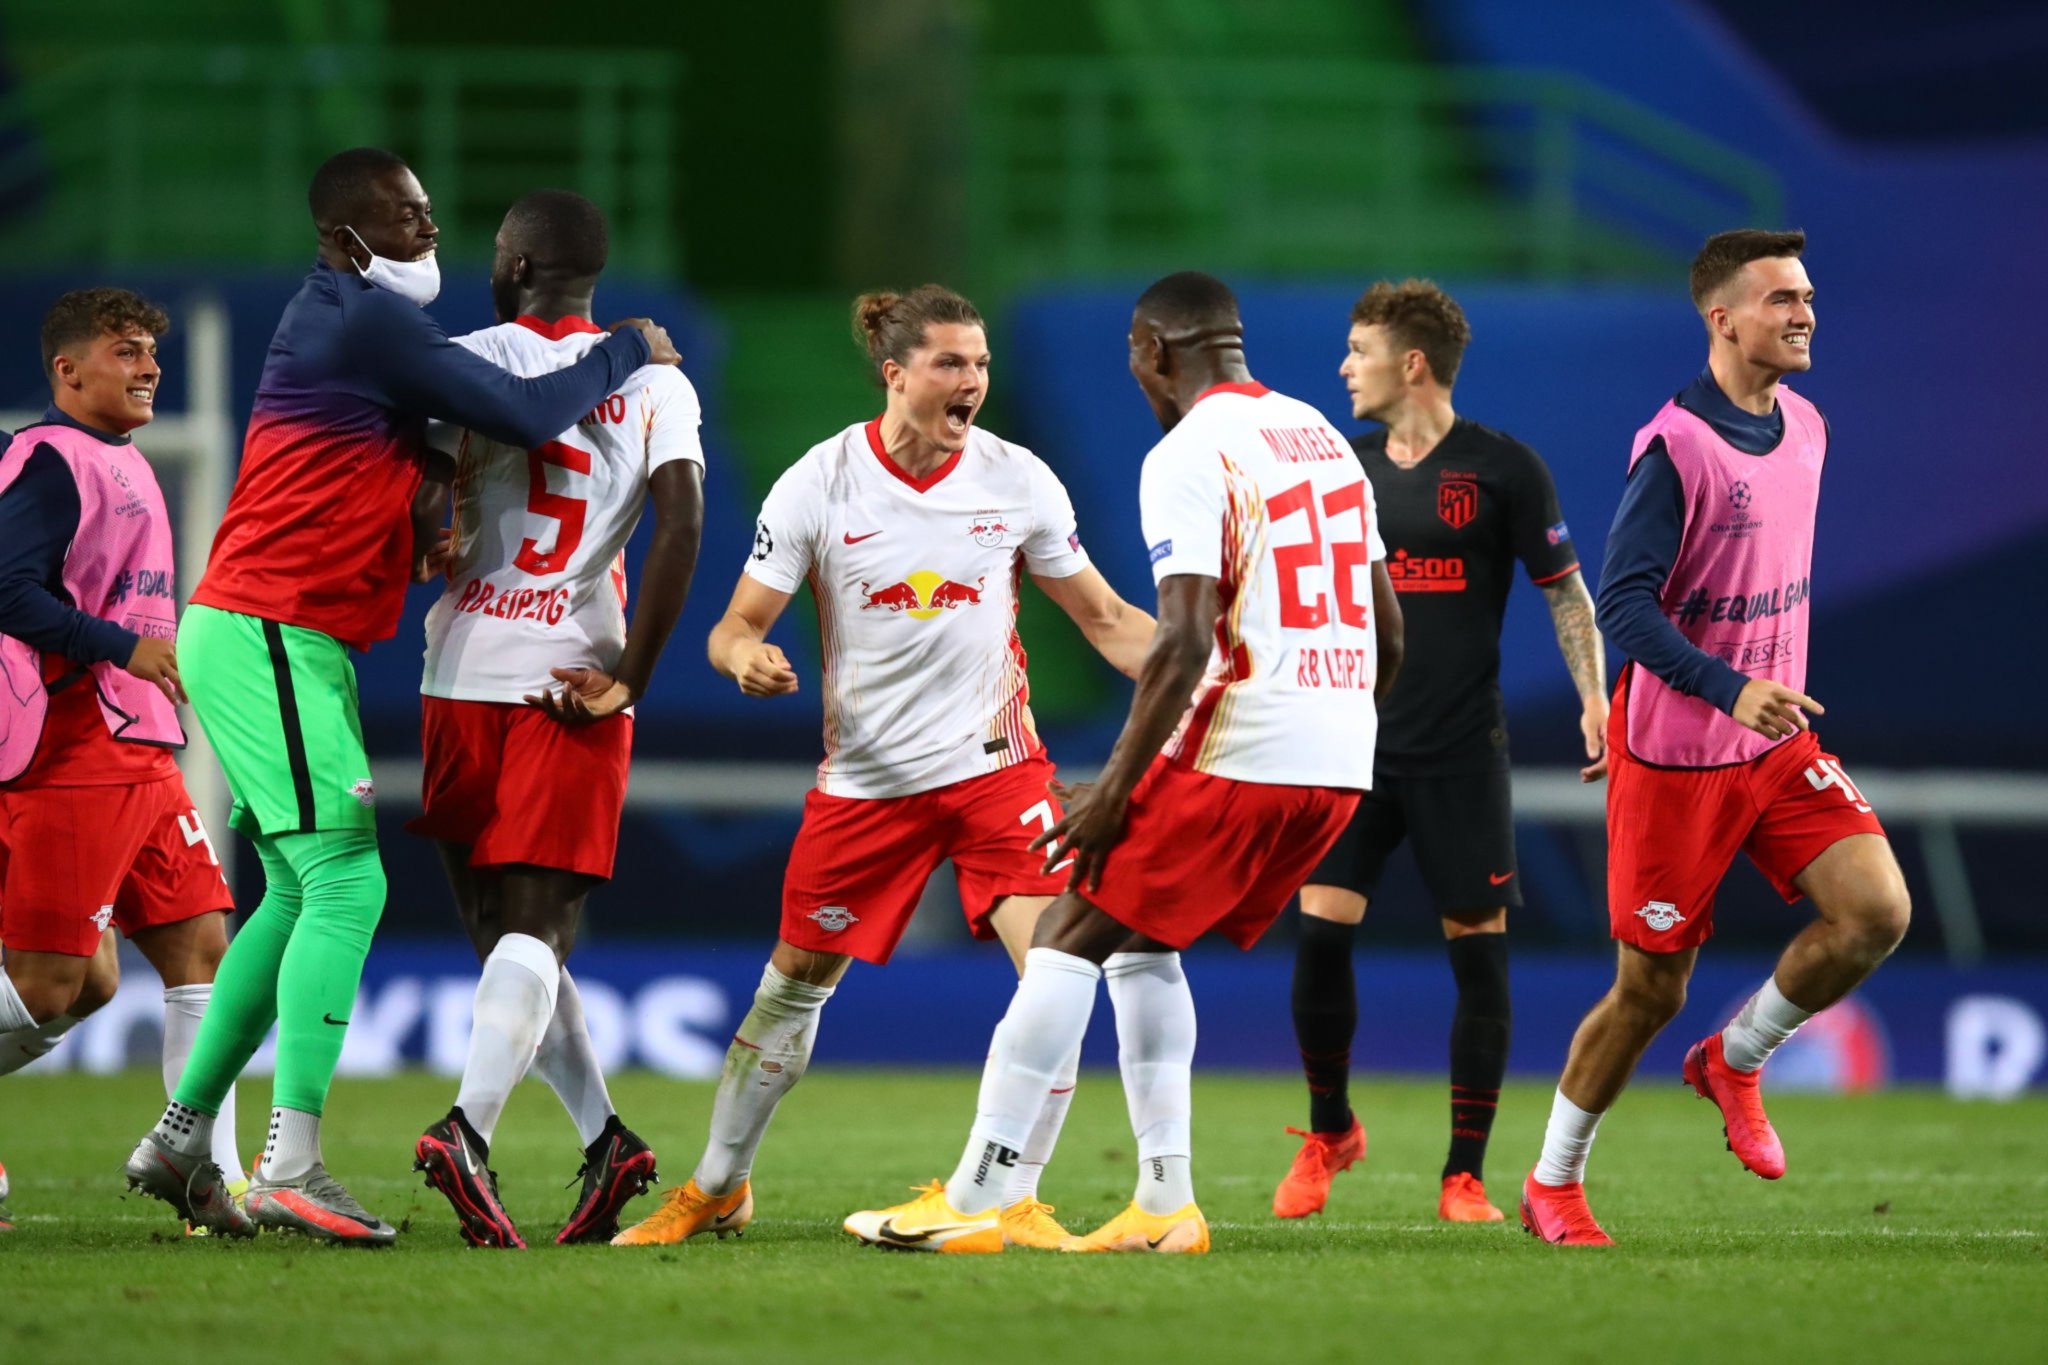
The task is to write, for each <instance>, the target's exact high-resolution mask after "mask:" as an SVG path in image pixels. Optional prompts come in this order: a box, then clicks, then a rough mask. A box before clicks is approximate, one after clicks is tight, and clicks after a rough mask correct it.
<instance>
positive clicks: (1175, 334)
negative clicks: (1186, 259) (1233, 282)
mask: <svg viewBox="0 0 2048 1365" xmlns="http://www.w3.org/2000/svg"><path fill="white" fill-rule="evenodd" d="M1135 311H1136V313H1137V316H1138V317H1139V318H1141V319H1143V320H1144V321H1146V322H1149V323H1151V324H1152V326H1153V328H1154V329H1155V330H1157V331H1158V332H1159V334H1160V335H1161V336H1165V337H1169V338H1182V337H1195V336H1213V335H1216V334H1218V333H1225V332H1238V333H1242V332H1243V331H1244V323H1243V321H1242V320H1240V319H1239V317H1238V315H1237V295H1235V294H1233V293H1231V292H1230V286H1229V285H1227V284H1225V283H1224V282H1223V281H1221V280H1219V279H1217V278H1216V277H1215V276H1214V275H1205V274H1203V273H1202V272H1201V271H1199V270H1183V271H1180V272H1179V273H1177V274H1173V275H1168V276H1167V277H1166V278H1165V279H1163V280H1160V281H1158V282H1156V283H1155V284H1153V285H1152V287H1151V288H1149V289H1147V290H1146V291H1145V292H1144V293H1142V294H1140V295H1139V296H1138V306H1137V308H1136V310H1135Z"/></svg>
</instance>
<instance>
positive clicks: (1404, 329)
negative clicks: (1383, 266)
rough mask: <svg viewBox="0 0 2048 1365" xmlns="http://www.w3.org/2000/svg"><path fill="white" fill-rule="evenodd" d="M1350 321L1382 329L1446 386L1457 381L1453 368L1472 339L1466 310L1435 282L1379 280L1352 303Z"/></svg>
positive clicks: (1403, 350) (1395, 343) (1396, 344)
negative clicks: (1416, 354)
mask: <svg viewBox="0 0 2048 1365" xmlns="http://www.w3.org/2000/svg"><path fill="white" fill-rule="evenodd" d="M1351 321H1352V322H1353V323H1354V324H1361V323H1362V324H1364V325H1365V326H1367V327H1384V328H1386V329H1387V335H1388V336H1389V337H1391V338H1393V342H1394V349H1395V350H1397V351H1400V352H1404V353H1405V352H1408V351H1420V352H1422V358H1423V359H1424V360H1426V361H1428V362H1429V372H1430V373H1431V374H1433V375H1435V376H1436V382H1437V383H1439V384H1441V385H1443V386H1444V387H1445V388H1447V389H1448V388H1450V387H1451V385H1453V384H1455V383H1457V382H1458V366H1459V365H1460V364H1462V363H1463V362H1464V359H1465V347H1466V346H1468V345H1469V344H1471V341H1472V324H1471V323H1469V322H1467V321H1466V320H1465V310H1464V309H1462V308H1460V307H1459V306H1458V301H1457V300H1456V299H1454V298H1452V297H1451V296H1450V295H1449V294H1447V293H1445V292H1444V291H1443V288H1442V286H1440V285H1438V284H1437V282H1436V281H1435V280H1414V279H1409V280H1403V281H1401V282H1400V283H1399V284H1394V283H1392V282H1391V281H1388V280H1381V281H1379V282H1378V283H1377V284H1375V285H1373V287H1372V288H1370V289H1368V290H1366V291H1365V292H1364V293H1363V294H1361V295H1359V296H1358V302H1357V303H1354V304H1352V305H1351Z"/></svg>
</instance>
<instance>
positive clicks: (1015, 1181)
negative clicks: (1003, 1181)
mask: <svg viewBox="0 0 2048 1365" xmlns="http://www.w3.org/2000/svg"><path fill="white" fill-rule="evenodd" d="M1080 1072H1081V1049H1079V1048H1075V1049H1074V1051H1073V1053H1072V1055H1070V1056H1069V1057H1068V1058H1067V1060H1066V1061H1065V1062H1064V1063H1063V1064H1062V1065H1061V1066H1060V1074H1059V1075H1058V1076H1056V1077H1054V1078H1053V1087H1052V1089H1050V1090H1048V1091H1046V1092H1045V1103H1044V1105H1043V1106H1041V1107H1040V1109H1039V1111H1038V1122H1036V1123H1034V1124H1032V1125H1031V1136H1030V1137H1028V1138H1026V1139H1025V1140H1024V1150H1023V1153H1022V1155H1020V1156H1019V1157H1018V1158H1017V1169H1016V1170H1014V1171H1012V1172H1011V1173H1010V1186H1009V1188H1008V1189H1006V1190H1004V1191H1003V1207H1004V1208H1008V1207H1009V1206H1010V1205H1012V1204H1014V1203H1016V1202H1017V1201H1018V1200H1020V1199H1036V1198H1038V1179H1039V1177H1040V1176H1042V1175H1044V1174H1045V1163H1046V1162H1048V1161H1051V1160H1052V1153H1053V1148H1055V1147H1057V1146H1059V1142H1060V1129H1061V1128H1063V1127H1065V1126H1066V1122H1067V1111H1068V1110H1069V1109H1072V1108H1073V1107H1074V1084H1075V1082H1076V1080H1077V1079H1078V1078H1079V1076H1080Z"/></svg>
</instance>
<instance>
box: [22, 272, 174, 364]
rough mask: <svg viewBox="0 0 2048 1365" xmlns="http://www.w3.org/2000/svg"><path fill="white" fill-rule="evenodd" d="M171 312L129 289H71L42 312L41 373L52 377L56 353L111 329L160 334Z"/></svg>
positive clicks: (84, 343)
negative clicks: (48, 309) (46, 310)
mask: <svg viewBox="0 0 2048 1365" xmlns="http://www.w3.org/2000/svg"><path fill="white" fill-rule="evenodd" d="M170 330H171V316H170V314H168V313H166V312H165V311H164V310H163V309H161V308H159V307H157V306H156V305H155V304H153V303H151V302H150V301H149V300H148V299H145V298H143V297H142V295H140V294H138V293H136V292H134V291H133V290H131V289H113V288H108V287H105V286H102V287H100V288H97V289H74V290H72V291H71V292H70V293H68V294H66V295H64V296H63V297H62V298H60V299H58V300H57V301H56V302H55V303H53V304H51V305H50V311H49V312H47V313H45V314H43V373H44V375H45V376H47V377H50V378H55V377H56V373H57V357H58V356H60V355H62V354H64V353H65V352H67V351H69V350H70V349H71V348H73V347H75V346H90V345H91V344H92V343H93V342H95V341H97V340H99V339H100V338H101V337H103V336H106V335H108V334H109V333H111V334H112V335H114V336H127V335H128V334H129V333H131V332H147V333H149V334H150V335H151V336H158V337H160V336H162V335H163V334H164V333H166V332H168V331H170Z"/></svg>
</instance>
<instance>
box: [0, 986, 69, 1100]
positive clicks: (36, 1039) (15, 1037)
mask: <svg viewBox="0 0 2048 1365" xmlns="http://www.w3.org/2000/svg"><path fill="white" fill-rule="evenodd" d="M0 979H4V978H0ZM77 1026H78V1021H77V1020H76V1019H73V1018H72V1017H71V1016H70V1015H68V1014H60V1015H58V1016H57V1017H56V1018H55V1019H52V1020H50V1021H49V1022H48V1023H46V1024H36V1023H30V1024H28V1025H27V1026H25V1027H23V1028H18V1029H15V1030H13V1031H12V1032H8V1033H0V1076H8V1075H12V1074H13V1073H14V1072H17V1071H19V1070H21V1069H22V1068H23V1067H25V1066H27V1065H28V1064H29V1063H30V1062H33V1061H35V1060H37V1059H38V1058H41V1057H46V1056H48V1055H49V1053H50V1049H52V1048H54V1047H56V1046H57V1040H58V1039H60V1038H62V1037H63V1036H64V1035H65V1034H67V1033H69V1032H71V1030H72V1029H74V1028H76V1027H77Z"/></svg>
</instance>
